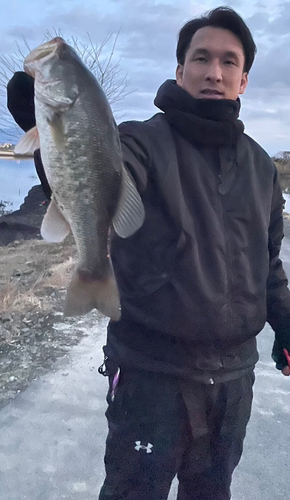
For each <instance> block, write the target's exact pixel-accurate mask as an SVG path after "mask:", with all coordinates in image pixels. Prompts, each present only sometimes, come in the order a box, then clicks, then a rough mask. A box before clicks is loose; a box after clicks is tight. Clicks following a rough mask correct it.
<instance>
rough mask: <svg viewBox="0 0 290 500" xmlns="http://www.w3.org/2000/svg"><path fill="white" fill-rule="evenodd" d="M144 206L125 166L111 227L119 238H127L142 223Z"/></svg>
mask: <svg viewBox="0 0 290 500" xmlns="http://www.w3.org/2000/svg"><path fill="white" fill-rule="evenodd" d="M144 218H145V211H144V206H143V203H142V200H141V197H140V195H139V193H138V191H137V188H136V186H135V183H134V181H133V179H132V178H131V176H130V174H129V173H128V172H127V170H126V169H125V167H123V169H122V184H121V195H120V201H119V205H118V209H117V212H116V214H115V216H114V218H113V227H114V229H115V231H116V233H117V234H118V235H119V236H121V238H128V236H131V235H132V234H134V233H135V232H136V231H137V230H138V229H139V228H140V227H141V226H142V224H143V222H144Z"/></svg>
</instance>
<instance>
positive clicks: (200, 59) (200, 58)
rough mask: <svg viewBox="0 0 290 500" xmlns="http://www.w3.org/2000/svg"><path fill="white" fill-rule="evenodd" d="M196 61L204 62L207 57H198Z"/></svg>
mask: <svg viewBox="0 0 290 500" xmlns="http://www.w3.org/2000/svg"><path fill="white" fill-rule="evenodd" d="M195 61H201V62H203V61H206V58H205V57H196V58H195Z"/></svg>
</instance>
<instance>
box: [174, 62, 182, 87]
mask: <svg viewBox="0 0 290 500" xmlns="http://www.w3.org/2000/svg"><path fill="white" fill-rule="evenodd" d="M175 75H176V83H177V85H181V84H182V78H183V65H182V64H178V65H177V68H176V71H175Z"/></svg>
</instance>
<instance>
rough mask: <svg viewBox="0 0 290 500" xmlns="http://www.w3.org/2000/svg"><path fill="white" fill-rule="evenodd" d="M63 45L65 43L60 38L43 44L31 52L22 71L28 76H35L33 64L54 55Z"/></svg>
mask: <svg viewBox="0 0 290 500" xmlns="http://www.w3.org/2000/svg"><path fill="white" fill-rule="evenodd" d="M64 44H65V41H64V39H63V38H61V37H60V36H57V37H55V38H53V39H52V40H49V42H45V43H43V44H42V45H40V46H39V47H37V48H36V49H34V50H32V51H31V52H30V54H28V56H27V57H26V58H25V60H24V71H25V72H26V73H28V74H29V75H30V76H33V77H34V75H35V63H37V62H38V61H44V60H46V59H48V58H49V57H51V56H53V55H55V54H56V53H57V52H58V51H59V50H60V48H61V47H62V46H63V45H64Z"/></svg>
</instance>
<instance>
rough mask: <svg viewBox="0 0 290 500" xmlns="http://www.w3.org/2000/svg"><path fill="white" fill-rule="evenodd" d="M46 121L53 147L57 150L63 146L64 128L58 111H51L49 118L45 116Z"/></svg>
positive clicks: (60, 149)
mask: <svg viewBox="0 0 290 500" xmlns="http://www.w3.org/2000/svg"><path fill="white" fill-rule="evenodd" d="M47 123H48V125H49V127H50V132H51V136H52V139H53V142H54V144H55V147H56V149H57V150H58V151H62V150H63V148H64V142H65V140H64V139H65V138H64V128H63V122H62V119H61V114H60V113H53V114H52V115H51V117H50V118H47Z"/></svg>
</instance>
